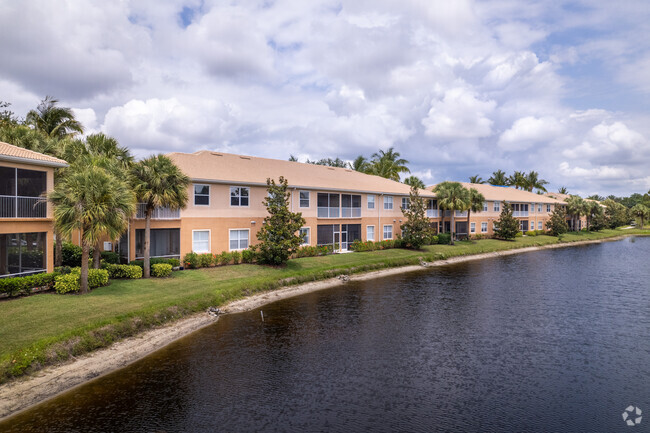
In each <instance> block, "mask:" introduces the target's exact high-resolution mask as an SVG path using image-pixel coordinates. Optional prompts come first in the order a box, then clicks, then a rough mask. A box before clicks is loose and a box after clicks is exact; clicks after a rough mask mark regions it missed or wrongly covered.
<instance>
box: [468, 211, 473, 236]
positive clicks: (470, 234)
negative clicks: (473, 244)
mask: <svg viewBox="0 0 650 433" xmlns="http://www.w3.org/2000/svg"><path fill="white" fill-rule="evenodd" d="M471 214H472V210H471V209H467V239H468V240H469V239H470V237H471V236H472V233H471V230H470V229H469V216H470V215H471Z"/></svg>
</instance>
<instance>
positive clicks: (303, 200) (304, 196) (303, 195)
mask: <svg viewBox="0 0 650 433" xmlns="http://www.w3.org/2000/svg"><path fill="white" fill-rule="evenodd" d="M300 207H309V191H300Z"/></svg>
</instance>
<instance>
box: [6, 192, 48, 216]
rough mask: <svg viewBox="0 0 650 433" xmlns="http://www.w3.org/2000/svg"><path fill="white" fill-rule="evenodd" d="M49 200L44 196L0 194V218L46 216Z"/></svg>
mask: <svg viewBox="0 0 650 433" xmlns="http://www.w3.org/2000/svg"><path fill="white" fill-rule="evenodd" d="M46 217H47V201H46V200H45V199H44V198H42V197H20V196H12V195H0V218H46Z"/></svg>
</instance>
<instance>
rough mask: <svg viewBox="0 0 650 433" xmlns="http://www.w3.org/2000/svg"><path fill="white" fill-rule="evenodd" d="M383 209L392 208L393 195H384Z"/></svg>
mask: <svg viewBox="0 0 650 433" xmlns="http://www.w3.org/2000/svg"><path fill="white" fill-rule="evenodd" d="M384 210H393V196H392V195H385V196H384Z"/></svg>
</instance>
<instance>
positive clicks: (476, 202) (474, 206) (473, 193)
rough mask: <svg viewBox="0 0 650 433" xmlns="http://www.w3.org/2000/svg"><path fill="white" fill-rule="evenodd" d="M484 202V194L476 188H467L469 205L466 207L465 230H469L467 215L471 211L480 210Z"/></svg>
mask: <svg viewBox="0 0 650 433" xmlns="http://www.w3.org/2000/svg"><path fill="white" fill-rule="evenodd" d="M483 203H485V196H484V195H483V194H481V193H480V192H478V190H477V189H476V188H470V189H469V206H468V207H467V230H468V231H469V217H470V215H471V213H472V212H481V211H482V210H483Z"/></svg>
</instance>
